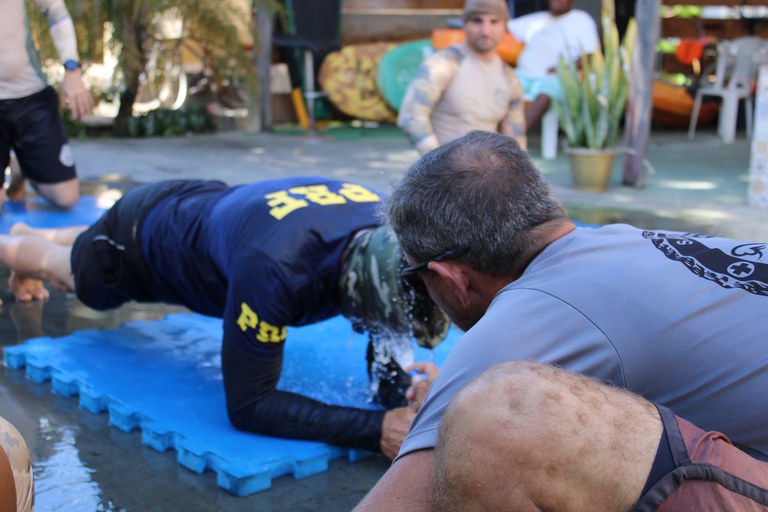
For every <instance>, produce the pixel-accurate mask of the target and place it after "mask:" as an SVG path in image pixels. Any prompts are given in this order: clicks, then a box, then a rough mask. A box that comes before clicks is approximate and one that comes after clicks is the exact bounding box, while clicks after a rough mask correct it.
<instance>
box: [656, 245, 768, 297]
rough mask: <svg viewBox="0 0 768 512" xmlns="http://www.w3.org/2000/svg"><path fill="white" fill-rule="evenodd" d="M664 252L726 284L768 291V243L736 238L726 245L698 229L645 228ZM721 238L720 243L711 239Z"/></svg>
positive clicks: (700, 274)
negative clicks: (687, 230)
mask: <svg viewBox="0 0 768 512" xmlns="http://www.w3.org/2000/svg"><path fill="white" fill-rule="evenodd" d="M643 237H644V238H647V239H649V240H650V241H651V242H652V243H653V245H654V246H656V248H657V249H659V250H660V251H661V252H662V253H664V255H665V256H666V257H667V258H669V259H671V260H673V261H679V262H680V263H682V264H683V265H685V266H686V267H687V268H688V270H690V271H691V272H693V273H694V274H696V275H697V276H700V277H703V278H705V279H708V280H710V281H714V282H715V283H717V284H719V285H720V286H722V287H723V288H741V289H742V290H746V291H748V292H749V293H754V294H755V295H768V264H767V263H766V261H768V251H767V250H766V247H767V245H766V244H764V243H756V242H750V243H743V242H735V241H734V244H733V246H732V247H730V248H727V247H725V246H723V239H722V238H713V237H710V236H705V235H698V234H695V233H661V232H655V231H643ZM714 240H717V241H718V245H719V247H715V246H714V244H711V245H709V244H708V243H707V242H708V241H714Z"/></svg>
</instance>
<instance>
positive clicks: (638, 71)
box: [622, 0, 661, 188]
mask: <svg viewBox="0 0 768 512" xmlns="http://www.w3.org/2000/svg"><path fill="white" fill-rule="evenodd" d="M660 5H661V0H643V1H642V2H637V3H636V4H635V19H636V20H637V41H636V43H635V51H634V54H633V55H632V59H631V62H632V69H631V71H630V77H629V102H628V103H627V115H626V121H625V125H624V140H625V144H626V147H627V155H626V157H625V158H624V174H623V179H622V183H623V184H624V185H628V186H632V187H637V188H642V187H643V186H644V185H645V175H644V173H643V161H644V160H645V155H646V152H647V150H648V139H649V137H650V134H651V109H652V100H653V98H652V93H653V67H654V61H655V59H656V44H657V43H658V40H659V31H660V24H661V23H660V18H659V7H660Z"/></svg>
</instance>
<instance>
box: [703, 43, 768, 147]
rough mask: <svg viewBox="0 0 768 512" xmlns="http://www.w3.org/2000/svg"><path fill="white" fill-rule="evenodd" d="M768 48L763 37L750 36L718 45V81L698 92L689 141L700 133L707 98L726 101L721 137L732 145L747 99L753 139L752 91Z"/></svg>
mask: <svg viewBox="0 0 768 512" xmlns="http://www.w3.org/2000/svg"><path fill="white" fill-rule="evenodd" d="M766 48H768V46H767V45H766V41H765V40H764V39H762V38H760V37H754V36H747V37H741V38H738V39H734V40H732V41H725V42H722V43H720V44H718V48H717V50H718V51H717V61H716V63H715V81H714V82H713V83H711V84H705V85H702V86H701V87H699V90H698V91H696V98H695V100H694V103H693V111H692V112H691V121H690V124H689V125H688V138H689V139H692V138H693V137H694V135H695V134H696V122H697V121H698V119H699V111H700V109H701V102H702V99H703V97H704V96H719V97H720V98H722V105H721V107H720V116H719V119H718V125H717V134H718V135H719V136H720V137H721V138H722V139H723V142H725V143H726V144H730V143H732V142H733V140H734V137H735V134H736V117H737V114H738V109H739V101H740V100H744V105H745V113H746V121H747V137H751V136H752V91H753V89H754V84H755V80H756V77H757V67H758V63H759V62H760V61H761V60H762V59H763V58H764V52H765V51H766Z"/></svg>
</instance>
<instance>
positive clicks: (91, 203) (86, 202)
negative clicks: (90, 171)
mask: <svg viewBox="0 0 768 512" xmlns="http://www.w3.org/2000/svg"><path fill="white" fill-rule="evenodd" d="M108 203H109V204H108V205H107V206H106V207H105V206H102V205H101V204H100V200H99V198H97V197H96V196H80V200H79V201H78V202H77V204H76V205H75V206H74V207H72V208H71V209H69V210H61V209H58V208H56V207H55V206H51V205H50V204H49V203H48V202H46V201H45V200H44V199H41V198H38V197H35V198H30V199H27V200H26V201H7V202H6V203H4V204H3V206H2V209H1V210H0V233H8V231H9V230H10V229H11V226H13V225H14V224H16V223H17V222H24V223H26V224H29V225H30V226H32V227H36V228H43V227H44V228H63V227H70V226H85V225H90V224H93V223H94V222H95V221H96V220H97V219H98V218H99V217H101V214H103V213H104V211H105V210H106V208H107V207H108V206H109V205H111V204H112V203H113V201H111V200H110V201H108Z"/></svg>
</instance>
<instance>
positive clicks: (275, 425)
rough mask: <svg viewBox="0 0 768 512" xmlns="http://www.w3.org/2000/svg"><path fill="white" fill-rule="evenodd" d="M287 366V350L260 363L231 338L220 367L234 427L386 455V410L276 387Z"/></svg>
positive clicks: (223, 350)
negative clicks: (336, 402)
mask: <svg viewBox="0 0 768 512" xmlns="http://www.w3.org/2000/svg"><path fill="white" fill-rule="evenodd" d="M282 367H283V355H282V351H280V354H279V356H278V357H273V358H271V359H270V360H269V361H259V360H256V359H254V358H251V357H248V356H246V355H245V354H243V353H241V352H239V351H237V350H236V349H235V348H234V347H232V346H231V344H230V343H227V342H226V340H225V341H224V342H223V343H222V348H221V369H222V373H223V377H224V391H225V393H226V398H227V413H228V415H229V419H230V421H231V422H232V424H233V425H234V426H235V428H237V429H238V430H244V431H248V432H255V433H257V434H263V435H268V436H276V437H287V438H294V439H312V440H316V441H322V442H324V443H328V444H332V445H337V446H344V447H350V448H362V449H365V450H370V451H372V452H380V451H381V450H380V441H381V430H382V423H383V421H384V414H385V413H386V411H382V410H367V409H357V408H353V407H342V406H337V405H329V404H325V403H323V402H320V401H318V400H313V399H311V398H308V397H305V396H301V395H298V394H296V393H291V392H288V391H280V390H278V389H276V386H277V381H278V380H279V378H280V372H281V370H282Z"/></svg>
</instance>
